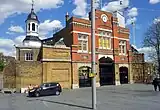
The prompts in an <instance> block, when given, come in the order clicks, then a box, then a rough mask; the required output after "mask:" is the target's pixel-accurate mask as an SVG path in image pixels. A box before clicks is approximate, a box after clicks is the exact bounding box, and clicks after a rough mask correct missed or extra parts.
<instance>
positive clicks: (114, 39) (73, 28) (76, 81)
mask: <svg viewBox="0 0 160 110" xmlns="http://www.w3.org/2000/svg"><path fill="white" fill-rule="evenodd" d="M124 21H125V20H124V17H123V16H122V15H121V14H120V13H118V12H116V13H114V14H112V13H109V12H105V11H100V10H96V28H95V29H96V30H95V32H96V48H95V49H96V64H97V86H100V85H108V84H115V85H119V84H124V83H132V82H133V79H132V78H133V75H132V69H131V64H130V62H131V57H129V56H130V55H131V54H132V52H131V50H130V43H129V29H127V28H125V23H124ZM59 40H63V42H64V43H65V45H66V46H67V47H70V48H71V69H72V76H71V77H72V81H71V82H72V88H78V87H83V86H85V87H86V86H90V85H91V84H90V78H89V72H90V70H91V21H90V20H87V19H82V18H76V17H71V18H70V17H69V15H68V14H67V15H66V27H64V28H63V29H62V30H61V31H59V32H57V33H56V34H54V35H53V37H52V38H49V39H45V40H43V44H47V45H55V44H56V42H57V41H59Z"/></svg>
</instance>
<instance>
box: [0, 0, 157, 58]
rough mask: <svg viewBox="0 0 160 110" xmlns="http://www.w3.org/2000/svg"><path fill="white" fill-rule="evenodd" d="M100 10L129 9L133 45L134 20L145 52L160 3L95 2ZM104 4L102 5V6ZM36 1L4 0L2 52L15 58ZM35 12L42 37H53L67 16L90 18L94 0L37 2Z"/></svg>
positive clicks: (0, 8)
mask: <svg viewBox="0 0 160 110" xmlns="http://www.w3.org/2000/svg"><path fill="white" fill-rule="evenodd" d="M95 1H96V7H97V8H99V9H100V8H101V9H102V10H105V11H111V12H112V11H116V10H123V9H124V8H126V7H128V8H127V10H126V14H125V18H126V27H128V28H130V29H131V34H130V43H131V44H132V43H133V38H132V26H131V25H130V24H131V20H133V21H135V23H136V45H135V46H136V47H137V49H139V50H140V51H142V52H147V51H148V49H149V48H142V42H143V38H144V33H145V32H146V31H147V28H148V27H149V26H150V25H151V24H152V22H153V20H154V18H157V17H160V0H121V1H122V3H123V4H122V5H121V6H120V5H119V1H120V0H95ZM100 1H101V3H102V4H100ZM31 3H32V0H5V1H4V0H0V15H1V16H0V30H1V31H0V52H3V53H4V54H5V55H12V56H14V55H15V49H14V46H13V45H14V44H17V45H18V44H20V43H21V42H22V40H23V39H24V37H25V20H26V17H27V15H28V13H29V12H30V8H31ZM34 3H35V6H34V8H35V11H36V13H37V15H38V18H39V20H40V38H42V39H43V38H47V37H51V36H52V34H53V30H55V29H57V28H62V27H63V26H64V25H65V17H64V16H65V14H66V12H68V13H69V15H70V16H77V17H81V18H87V15H88V12H89V11H90V0H34Z"/></svg>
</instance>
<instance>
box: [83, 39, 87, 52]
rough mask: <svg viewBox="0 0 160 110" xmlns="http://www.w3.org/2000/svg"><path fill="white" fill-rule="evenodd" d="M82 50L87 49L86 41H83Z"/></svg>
mask: <svg viewBox="0 0 160 110" xmlns="http://www.w3.org/2000/svg"><path fill="white" fill-rule="evenodd" d="M83 50H87V41H84V42H83Z"/></svg>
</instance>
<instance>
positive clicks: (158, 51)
mask: <svg viewBox="0 0 160 110" xmlns="http://www.w3.org/2000/svg"><path fill="white" fill-rule="evenodd" d="M144 46H145V47H151V48H152V49H153V53H151V54H150V55H149V56H150V58H152V59H154V62H156V63H157V71H158V74H160V19H155V20H154V22H153V24H152V25H151V26H150V27H149V28H148V30H147V32H146V33H145V38H144Z"/></svg>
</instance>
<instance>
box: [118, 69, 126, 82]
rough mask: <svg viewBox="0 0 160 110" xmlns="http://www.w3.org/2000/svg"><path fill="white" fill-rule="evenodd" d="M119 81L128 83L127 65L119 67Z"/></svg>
mask: <svg viewBox="0 0 160 110" xmlns="http://www.w3.org/2000/svg"><path fill="white" fill-rule="evenodd" d="M119 73H120V83H121V84H128V68H127V67H120V68H119Z"/></svg>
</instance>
